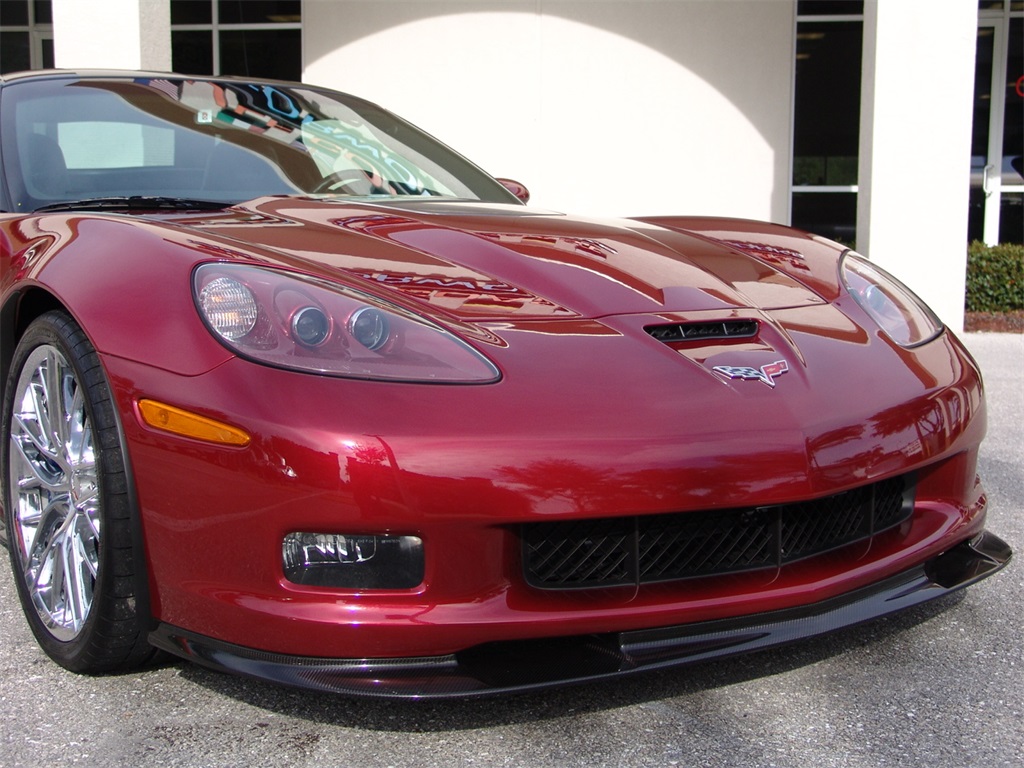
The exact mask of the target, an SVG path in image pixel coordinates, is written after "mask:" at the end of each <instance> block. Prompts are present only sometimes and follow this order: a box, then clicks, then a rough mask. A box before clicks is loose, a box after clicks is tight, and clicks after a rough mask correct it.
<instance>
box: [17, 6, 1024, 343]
mask: <svg viewBox="0 0 1024 768" xmlns="http://www.w3.org/2000/svg"><path fill="white" fill-rule="evenodd" d="M99 6H102V7H103V11H102V12H99V10H98V7H99ZM0 35H2V37H0V67H2V69H3V70H4V71H9V70H13V69H23V68H40V67H46V66H53V65H56V66H60V67H72V68H83V67H129V68H148V69H161V70H162V69H171V68H173V69H174V70H176V71H182V72H189V73H195V74H248V75H251V76H258V77H277V78H282V79H303V80H305V81H307V82H312V83H317V84H320V85H326V86H331V87H335V88H338V89H340V90H347V91H351V92H354V93H357V94H359V95H361V96H364V97H367V98H370V99H372V100H374V101H377V102H378V103H381V104H382V105H384V106H386V107H388V108H390V109H393V110H394V111H396V112H398V113H399V114H402V115H403V116H405V117H407V118H409V119H410V120H412V121H413V122H415V123H417V124H418V125H420V126H421V127H424V128H426V129H427V130H428V131H430V132H431V133H433V134H435V135H436V136H438V137H439V138H441V139H442V140H444V141H446V142H447V143H449V144H451V145H452V146H455V147H456V148H458V149H459V150H460V151H462V152H464V153H465V154H467V155H468V156H469V157H471V158H472V159H473V160H474V161H476V162H477V163H478V164H479V165H481V166H482V167H484V168H485V169H487V170H488V171H490V172H492V173H494V174H496V175H502V176H510V177H513V178H517V179H519V180H520V181H522V182H524V183H525V184H526V185H527V186H528V187H529V188H530V189H531V191H532V193H533V201H532V202H531V205H535V206H538V207H545V208H552V209H558V210H571V211H575V212H584V213H593V214H595V215H621V216H631V215H643V214H647V215H653V214H669V213H686V214H705V215H722V216H741V217H749V218H757V219H770V220H774V221H779V222H783V223H792V224H794V225H796V226H799V227H803V228H805V229H809V230H811V231H814V232H818V233H820V234H822V235H825V236H827V237H830V238H833V239H836V240H839V241H841V242H844V243H847V244H849V245H851V246H853V247H856V248H857V249H858V250H859V251H861V252H862V253H864V254H865V255H867V256H868V257H870V258H872V259H873V260H875V261H877V262H879V263H880V264H881V265H882V266H884V267H886V268H887V269H889V270H890V271H891V272H894V273H895V274H896V275H897V276H899V277H901V278H902V279H903V280H904V281H905V282H907V283H908V284H910V285H911V286H912V287H914V288H915V290H917V291H918V292H919V293H920V294H921V295H922V296H923V297H924V298H925V299H926V300H927V301H928V302H929V303H930V304H932V306H933V307H934V308H935V309H936V310H937V311H938V313H939V314H940V316H942V317H943V319H944V320H945V321H946V322H947V323H948V324H949V325H950V326H952V327H953V328H956V329H959V328H960V327H962V323H963V295H964V274H965V265H966V243H967V242H968V241H969V240H972V239H976V240H985V241H987V242H989V243H995V242H1018V243H1019V242H1022V240H1024V216H1022V212H1024V175H1022V167H1021V155H1022V153H1024V149H1022V147H1024V80H1022V75H1024V73H1022V47H1024V0H981V1H980V2H978V0H945V1H944V2H943V3H942V9H941V12H940V11H939V10H938V9H937V8H936V5H935V3H934V2H933V1H932V0H867V1H866V2H862V1H861V0H587V1H583V0H503V1H502V2H494V1H484V0H245V1H244V2H239V0H94V1H93V2H90V3H82V2H80V0H0Z"/></svg>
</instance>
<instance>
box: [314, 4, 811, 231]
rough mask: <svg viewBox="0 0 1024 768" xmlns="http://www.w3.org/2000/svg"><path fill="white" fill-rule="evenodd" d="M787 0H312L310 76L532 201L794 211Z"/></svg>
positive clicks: (670, 209)
mask: <svg viewBox="0 0 1024 768" xmlns="http://www.w3.org/2000/svg"><path fill="white" fill-rule="evenodd" d="M793 13H794V3H793V1H792V0H729V1H728V2H722V1H719V2H709V1H706V0H705V1H693V0H680V1H678V2H665V1H664V0H660V1H659V0H635V1H634V2H607V1H605V0H589V1H581V2H565V1H563V0H510V1H506V2H479V1H476V0H473V1H470V0H448V1H447V2H440V1H437V0H306V2H305V3H304V5H303V48H304V54H303V56H304V59H305V69H304V75H303V79H304V80H306V81H307V82H310V83H317V84H320V85H326V86H331V87H334V88H338V89H340V90H346V91H350V92H353V93H356V94H358V95H360V96H363V97H366V98H369V99H371V100H373V101H376V102H378V103H380V104H381V105H382V106H385V107H387V108H389V109H392V110H394V111H395V112H397V113H399V114H401V115H403V116H404V117H406V118H408V119H410V120H412V122H414V123H416V124H418V125H420V126H421V127H423V128H425V129H426V130H428V131H430V132H431V133H433V134H434V135H436V136H437V137H438V138H440V139H441V140H443V141H445V142H447V143H449V144H451V145H452V146H454V147H455V148H456V149H458V150H459V151H460V152H462V153H464V154H466V155H467V156H468V157H470V158H471V159H472V160H474V161H475V162H477V163H478V164H479V165H481V166H482V167H483V168H484V169H486V170H487V171H489V172H490V173H493V174H495V175H499V176H511V177H513V178H516V179H518V180H519V181H522V182H524V183H525V184H526V185H527V186H528V187H529V188H530V190H531V191H532V193H533V200H532V203H531V204H532V205H536V206H539V207H550V208H555V209H560V210H570V211H576V212H581V213H592V214H601V215H639V214H666V213H699V214H719V215H733V216H746V217H752V218H762V219H773V220H776V221H785V220H786V218H787V216H788V210H789V183H788V179H789V173H790V158H789V155H790V130H791V129H790V122H791V115H792V95H791V88H792V57H793Z"/></svg>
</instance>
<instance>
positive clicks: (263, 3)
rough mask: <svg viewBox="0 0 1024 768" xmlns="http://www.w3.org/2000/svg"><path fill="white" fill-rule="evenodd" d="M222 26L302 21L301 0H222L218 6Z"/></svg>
mask: <svg viewBox="0 0 1024 768" xmlns="http://www.w3.org/2000/svg"><path fill="white" fill-rule="evenodd" d="M217 13H218V19H219V20H220V23H221V24H286V23H289V22H299V21H302V3H301V2H299V0H246V2H244V3H242V2H238V0H220V3H219V5H218V6H217Z"/></svg>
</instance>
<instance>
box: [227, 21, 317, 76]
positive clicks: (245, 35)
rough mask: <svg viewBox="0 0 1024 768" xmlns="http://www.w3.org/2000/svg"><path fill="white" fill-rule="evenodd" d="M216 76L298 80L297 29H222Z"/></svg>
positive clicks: (299, 42)
mask: <svg viewBox="0 0 1024 768" xmlns="http://www.w3.org/2000/svg"><path fill="white" fill-rule="evenodd" d="M220 74H222V75H241V76H243V77H271V78H274V79H276V80H300V79H301V78H302V34H301V32H300V31H299V30H297V29H266V30H253V29H246V30H223V31H221V33H220Z"/></svg>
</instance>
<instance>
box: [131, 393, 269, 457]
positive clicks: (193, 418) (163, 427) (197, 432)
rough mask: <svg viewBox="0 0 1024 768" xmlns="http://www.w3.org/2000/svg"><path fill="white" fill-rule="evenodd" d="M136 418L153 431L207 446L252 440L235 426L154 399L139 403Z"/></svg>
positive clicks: (239, 444)
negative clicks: (200, 441)
mask: <svg viewBox="0 0 1024 768" xmlns="http://www.w3.org/2000/svg"><path fill="white" fill-rule="evenodd" d="M139 415H140V416H142V420H143V421H144V422H145V423H146V424H148V425H149V426H151V427H153V429H159V430H160V431H162V432H170V433H172V434H175V435H182V436H183V437H191V438H193V439H195V440H202V441H204V442H207V443H219V444H220V445H233V446H237V447H243V446H246V445H248V444H249V442H250V440H252V438H251V437H249V435H248V434H246V433H245V432H243V431H242V430H240V429H238V428H237V427H232V426H229V425H228V424H224V423H223V422H220V421H214V420H213V419H208V418H206V417H205V416H200V415H199V414H197V413H190V412H189V411H185V410H182V409H181V408H175V407H174V406H173V405H167V404H166V403H159V402H157V401H156V400H139Z"/></svg>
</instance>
